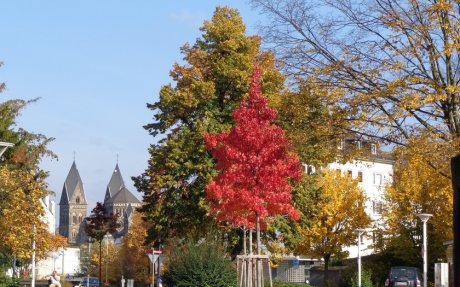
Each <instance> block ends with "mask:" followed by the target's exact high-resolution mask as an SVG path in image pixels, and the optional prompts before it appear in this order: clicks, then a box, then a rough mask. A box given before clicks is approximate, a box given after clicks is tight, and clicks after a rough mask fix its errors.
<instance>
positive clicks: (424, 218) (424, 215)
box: [417, 213, 433, 287]
mask: <svg viewBox="0 0 460 287" xmlns="http://www.w3.org/2000/svg"><path fill="white" fill-rule="evenodd" d="M417 216H418V217H419V218H420V220H421V221H422V222H423V245H422V256H423V287H426V285H427V280H428V278H427V273H428V264H427V240H426V239H427V238H426V237H427V234H426V223H427V221H428V219H430V217H432V216H433V214H428V213H419V214H417Z"/></svg>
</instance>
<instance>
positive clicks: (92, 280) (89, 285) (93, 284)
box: [75, 277, 99, 287]
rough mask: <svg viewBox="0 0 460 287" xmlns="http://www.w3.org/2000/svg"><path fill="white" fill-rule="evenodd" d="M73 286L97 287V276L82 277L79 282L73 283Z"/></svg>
mask: <svg viewBox="0 0 460 287" xmlns="http://www.w3.org/2000/svg"><path fill="white" fill-rule="evenodd" d="M88 280H89V281H88ZM75 287H99V278H97V277H82V278H81V281H80V283H79V284H78V285H75Z"/></svg>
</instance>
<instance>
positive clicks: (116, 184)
mask: <svg viewBox="0 0 460 287" xmlns="http://www.w3.org/2000/svg"><path fill="white" fill-rule="evenodd" d="M123 187H125V182H124V181H123V177H122V176H121V172H120V168H119V167H118V163H117V165H116V166H115V169H114V170H113V173H112V177H111V178H110V181H109V184H108V185H107V190H106V192H105V198H104V201H108V200H109V199H110V198H111V197H113V196H114V195H115V194H116V193H117V192H118V191H119V190H120V189H122V188H123Z"/></svg>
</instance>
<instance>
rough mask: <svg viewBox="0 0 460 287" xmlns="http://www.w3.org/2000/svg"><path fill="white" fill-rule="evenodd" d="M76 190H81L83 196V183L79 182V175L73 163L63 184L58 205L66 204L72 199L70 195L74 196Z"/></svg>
mask: <svg viewBox="0 0 460 287" xmlns="http://www.w3.org/2000/svg"><path fill="white" fill-rule="evenodd" d="M77 188H81V191H82V193H83V196H85V191H84V189H83V182H82V180H81V177H80V173H79V172H78V169H77V164H76V163H75V161H74V162H73V163H72V166H71V167H70V171H69V174H68V175H67V178H66V180H65V182H64V186H63V187H62V195H61V201H60V203H61V204H62V203H65V202H68V201H69V200H70V199H71V198H72V195H73V194H74V192H75V190H76V189H77Z"/></svg>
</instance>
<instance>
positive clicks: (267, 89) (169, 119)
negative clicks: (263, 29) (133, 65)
mask: <svg viewBox="0 0 460 287" xmlns="http://www.w3.org/2000/svg"><path fill="white" fill-rule="evenodd" d="M201 31H202V32H203V33H202V35H201V37H200V38H198V39H197V40H196V42H195V43H194V44H193V45H189V44H186V45H184V46H183V47H182V48H181V51H182V54H183V55H184V64H178V63H176V64H174V66H173V69H172V70H171V72H170V75H171V77H172V80H173V81H174V85H173V84H168V85H165V86H163V87H162V88H161V90H160V98H159V101H157V102H156V103H154V104H148V105H147V106H148V108H149V109H151V110H152V111H153V112H154V122H153V123H150V124H148V125H146V126H145V129H146V130H147V131H149V133H150V134H151V135H152V136H154V137H155V136H159V138H161V140H160V141H159V142H158V143H157V144H152V145H151V146H150V149H149V153H150V159H149V161H148V167H147V169H146V170H145V172H144V173H143V174H142V175H140V176H138V177H135V178H134V181H135V185H136V187H137V188H138V190H139V191H141V192H143V193H144V202H145V204H144V205H143V206H142V208H141V211H142V212H143V214H144V219H146V220H147V222H149V223H150V224H151V228H150V229H149V232H148V241H157V242H158V241H159V240H161V239H166V238H170V237H171V236H183V235H184V234H188V235H190V234H192V235H193V234H195V235H198V234H203V233H205V232H206V230H207V229H208V228H209V227H210V226H211V225H212V222H213V219H212V217H211V216H210V215H209V213H208V204H207V202H206V197H205V186H206V184H207V183H208V181H209V180H210V179H211V178H213V177H214V176H215V175H216V172H215V170H214V163H213V160H212V158H211V157H210V155H209V154H208V152H207V151H206V149H205V145H204V140H203V136H202V135H203V134H204V133H219V132H221V131H224V130H228V129H230V127H231V125H232V124H233V119H232V117H231V114H232V112H233V110H234V109H235V108H236V107H237V106H238V104H239V102H240V101H241V100H242V99H243V98H244V97H245V96H246V95H247V93H248V91H249V83H250V75H251V74H252V72H253V66H254V62H258V63H259V65H260V66H261V68H262V69H263V70H264V75H263V76H262V89H263V92H264V94H265V95H267V97H270V95H274V94H276V93H277V92H278V91H280V90H281V89H282V87H283V80H284V79H283V77H282V76H281V74H280V73H279V72H278V71H277V70H276V69H275V68H274V59H273V56H272V55H271V54H270V53H268V52H262V51H261V50H260V39H259V37H257V36H247V35H246V34H245V32H246V27H245V25H244V23H243V20H242V18H241V16H240V15H239V13H238V11H237V10H235V9H231V8H228V7H218V8H216V10H215V13H214V15H213V17H212V19H211V20H210V21H205V22H204V25H203V27H202V28H201Z"/></svg>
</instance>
